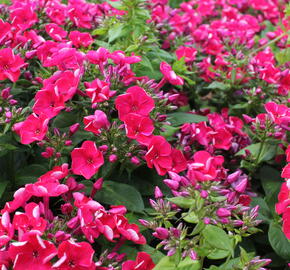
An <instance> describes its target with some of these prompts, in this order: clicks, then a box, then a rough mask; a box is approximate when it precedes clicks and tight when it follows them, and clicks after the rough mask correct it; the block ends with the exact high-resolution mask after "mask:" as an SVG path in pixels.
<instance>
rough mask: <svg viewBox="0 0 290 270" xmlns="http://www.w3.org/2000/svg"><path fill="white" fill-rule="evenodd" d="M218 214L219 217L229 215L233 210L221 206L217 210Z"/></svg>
mask: <svg viewBox="0 0 290 270" xmlns="http://www.w3.org/2000/svg"><path fill="white" fill-rule="evenodd" d="M216 214H217V216H218V217H229V216H230V215H231V211H229V210H228V209H226V208H223V207H221V208H219V209H218V210H217V211H216Z"/></svg>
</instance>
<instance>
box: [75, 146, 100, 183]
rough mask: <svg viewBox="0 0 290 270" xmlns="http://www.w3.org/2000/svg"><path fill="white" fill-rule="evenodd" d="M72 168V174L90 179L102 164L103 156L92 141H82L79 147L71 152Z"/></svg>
mask: <svg viewBox="0 0 290 270" xmlns="http://www.w3.org/2000/svg"><path fill="white" fill-rule="evenodd" d="M71 157H72V170H73V173H74V174H78V175H82V176H83V177H85V178H86V179H90V178H91V177H92V176H93V175H94V174H95V173H96V172H97V171H98V170H99V168H100V167H101V166H102V165H103V164H104V157H103V154H102V152H101V151H99V150H98V148H97V147H96V144H95V143H94V142H93V141H85V142H83V144H82V146H81V147H80V148H75V149H74V150H73V151H72V153H71Z"/></svg>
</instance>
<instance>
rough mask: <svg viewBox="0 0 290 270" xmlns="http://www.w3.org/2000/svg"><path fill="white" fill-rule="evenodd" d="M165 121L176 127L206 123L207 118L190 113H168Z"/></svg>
mask: <svg viewBox="0 0 290 270" xmlns="http://www.w3.org/2000/svg"><path fill="white" fill-rule="evenodd" d="M167 120H168V121H169V122H170V123H171V124H172V125H173V126H175V127H176V126H180V125H182V124H184V123H199V122H203V121H207V117H205V116H201V115H197V114H192V113H185V112H175V113H169V114H168V118H167Z"/></svg>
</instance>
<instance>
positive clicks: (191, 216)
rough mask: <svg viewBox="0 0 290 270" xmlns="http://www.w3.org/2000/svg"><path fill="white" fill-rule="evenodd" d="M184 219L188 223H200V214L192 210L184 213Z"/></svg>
mask: <svg viewBox="0 0 290 270" xmlns="http://www.w3.org/2000/svg"><path fill="white" fill-rule="evenodd" d="M182 215H183V217H182V218H183V220H185V221H186V222H188V223H198V222H199V218H198V216H197V215H196V214H195V213H194V212H193V211H192V212H190V213H189V214H187V213H183V214H182Z"/></svg>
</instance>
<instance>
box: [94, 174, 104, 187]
mask: <svg viewBox="0 0 290 270" xmlns="http://www.w3.org/2000/svg"><path fill="white" fill-rule="evenodd" d="M103 182H104V179H103V178H102V177H101V178H99V179H98V180H97V181H96V182H95V183H94V185H93V187H94V189H96V190H100V189H101V188H102V187H103Z"/></svg>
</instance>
